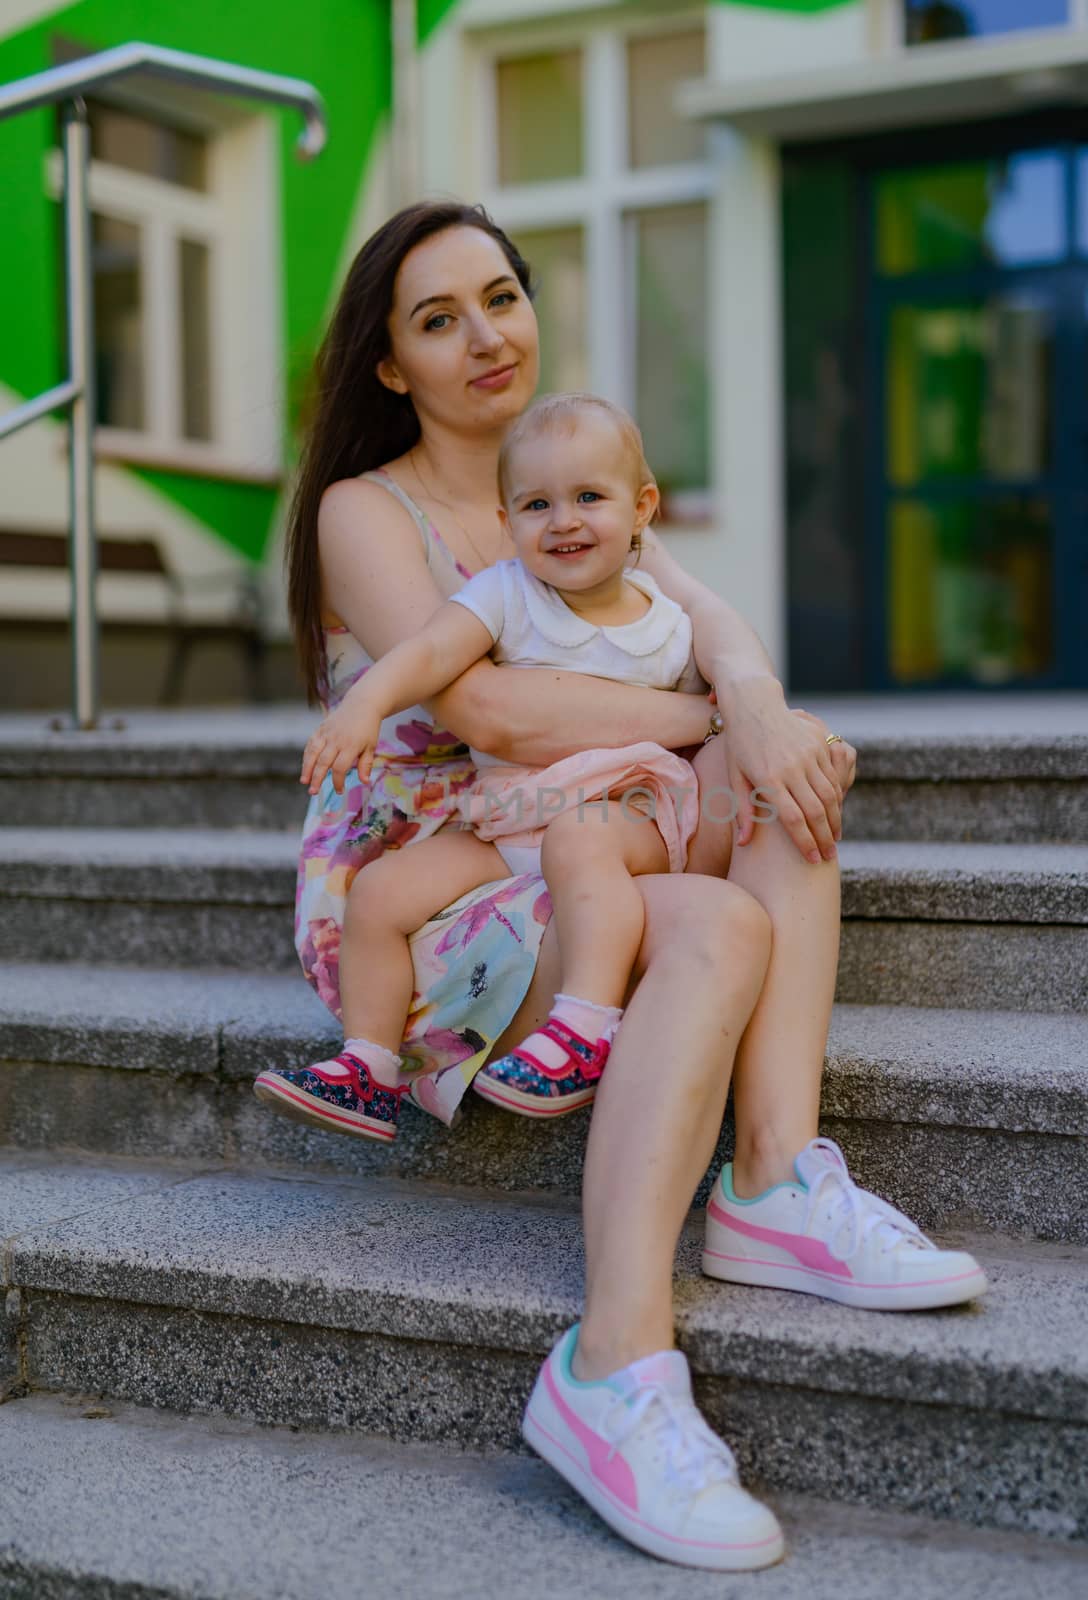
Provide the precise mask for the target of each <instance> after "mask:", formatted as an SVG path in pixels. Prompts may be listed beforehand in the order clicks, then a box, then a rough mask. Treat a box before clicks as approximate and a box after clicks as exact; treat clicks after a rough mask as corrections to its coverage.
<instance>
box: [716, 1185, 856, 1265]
mask: <svg viewBox="0 0 1088 1600" xmlns="http://www.w3.org/2000/svg"><path fill="white" fill-rule="evenodd" d="M707 1209H708V1210H709V1212H710V1215H711V1216H712V1217H713V1218H714V1221H715V1222H720V1223H721V1225H722V1227H723V1228H732V1230H733V1232H734V1233H739V1234H742V1235H743V1236H744V1237H745V1238H747V1239H758V1240H759V1241H760V1243H761V1244H773V1245H776V1246H777V1247H778V1249H779V1250H786V1251H788V1252H789V1254H790V1255H791V1256H794V1257H796V1259H797V1260H798V1261H799V1262H800V1263H801V1265H802V1266H803V1267H806V1268H807V1269H808V1270H809V1271H810V1272H818V1273H820V1275H821V1276H822V1277H831V1278H850V1279H852V1278H853V1276H854V1274H853V1273H852V1272H851V1271H850V1268H849V1267H848V1266H847V1265H846V1262H845V1261H840V1260H839V1259H838V1257H837V1256H833V1255H832V1254H831V1251H830V1250H829V1249H828V1248H827V1246H826V1244H821V1243H820V1241H819V1239H809V1238H806V1237H805V1235H804V1234H802V1233H785V1232H783V1231H782V1230H781V1229H780V1228H762V1227H760V1225H759V1223H758V1222H747V1221H745V1220H744V1219H743V1218H741V1217H736V1216H733V1214H732V1213H731V1212H729V1211H723V1210H722V1208H721V1206H720V1205H719V1204H718V1202H717V1201H716V1200H715V1199H713V1198H711V1201H710V1205H709V1207H708V1208H707Z"/></svg>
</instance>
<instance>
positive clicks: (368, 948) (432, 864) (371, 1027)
mask: <svg viewBox="0 0 1088 1600" xmlns="http://www.w3.org/2000/svg"><path fill="white" fill-rule="evenodd" d="M509 876H510V873H509V870H508V868H507V866H506V863H505V862H504V861H503V859H502V857H501V856H500V855H499V852H498V851H497V850H496V849H495V846H494V845H493V844H486V843H485V842H484V841H483V840H482V839H477V837H476V835H475V834H474V833H468V832H461V831H457V830H455V829H449V830H446V831H444V832H442V833H436V834H434V835H433V836H432V837H431V838H430V839H421V840H419V842H418V843H416V844H413V845H412V846H411V848H410V849H406V850H391V851H389V852H387V854H385V855H384V856H380V857H379V858H378V860H377V861H372V862H371V863H370V865H369V866H368V867H364V868H363V870H362V871H361V872H360V873H358V874H357V875H356V877H355V880H354V882H353V883H352V885H351V888H350V889H349V890H348V897H347V907H346V910H345V914H344V929H343V933H342V935H341V942H340V1001H341V1009H342V1012H343V1018H344V1034H345V1037H347V1038H363V1039H370V1040H373V1042H374V1043H375V1044H378V1045H381V1046H382V1047H383V1049H386V1050H391V1051H394V1052H396V1051H398V1050H399V1049H400V1043H401V1040H402V1038H403V1037H404V1024H405V1020H406V1019H407V1016H408V1009H409V1007H410V1005H411V1003H412V990H413V986H414V980H413V974H412V956H411V951H410V948H409V944H408V936H409V934H412V933H415V931H416V930H417V929H418V928H421V927H422V926H423V924H424V923H425V922H426V921H427V920H428V918H430V917H433V916H434V914H435V912H436V911H440V910H441V909H442V907H443V906H448V905H450V904H451V903H452V902H453V901H454V900H457V899H459V898H460V896H461V895H463V894H467V892H468V891H469V890H470V889H475V888H478V887H479V886H480V885H481V884H484V883H490V882H491V881H492V880H493V879H495V878H508V877H509Z"/></svg>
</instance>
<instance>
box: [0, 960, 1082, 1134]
mask: <svg viewBox="0 0 1088 1600" xmlns="http://www.w3.org/2000/svg"><path fill="white" fill-rule="evenodd" d="M340 1038H341V1034H340V1029H339V1025H338V1024H337V1023H336V1022H335V1021H334V1019H333V1018H332V1017H331V1016H330V1014H329V1012H328V1011H327V1010H326V1008H325V1007H324V1005H323V1004H322V1003H321V1001H320V1000H319V999H318V998H317V996H316V995H315V994H314V992H313V991H312V990H311V989H310V987H309V985H308V984H306V983H305V982H304V981H303V979H302V978H301V977H300V976H299V975H297V974H294V973H285V974H282V975H281V974H276V973H269V974H265V973H231V972H207V971H203V970H201V969H199V968H198V969H195V970H193V971H172V970H169V969H166V970H159V969H155V968H147V969H145V968H132V967H120V968H110V967H97V966H88V965H79V964H72V965H70V966H61V967H57V966H51V965H47V964H27V965H22V964H18V963H0V1060H4V1059H7V1060H35V1061H39V1060H40V1061H53V1062H65V1061H67V1062H73V1063H79V1064H82V1065H88V1066H96V1065H97V1066H111V1067H116V1068H125V1067H130V1068H133V1069H143V1070H149V1069H151V1070H156V1071H163V1072H169V1073H174V1074H181V1073H189V1074H192V1073H197V1074H203V1075H213V1074H217V1073H223V1074H225V1075H226V1076H228V1077H231V1078H238V1079H245V1078H247V1077H249V1076H252V1075H253V1074H255V1073H256V1072H258V1071H260V1070H261V1069H262V1067H264V1066H266V1065H268V1064H269V1062H274V1061H279V1062H282V1063H283V1064H285V1065H298V1064H300V1063H302V1062H305V1061H307V1060H311V1059H314V1057H315V1055H316V1054H317V1053H318V1052H319V1051H321V1050H325V1049H333V1048H335V1047H338V1045H339V1042H340ZM870 1080H871V1082H872V1092H874V1093H876V1092H877V1091H879V1092H880V1094H882V1095H883V1096H884V1097H885V1098H884V1110H885V1114H886V1115H888V1116H894V1115H897V1114H899V1115H902V1114H904V1113H903V1107H904V1106H905V1105H906V1104H908V1099H889V1098H888V1096H889V1095H891V1096H894V1095H896V1094H897V1093H898V1095H900V1096H903V1097H909V1100H910V1101H913V1100H914V1099H916V1098H917V1097H918V1096H919V1095H922V1096H925V1099H924V1111H925V1114H926V1115H927V1116H928V1117H930V1118H932V1119H934V1120H938V1121H940V1120H945V1115H944V1112H942V1106H945V1107H947V1110H948V1111H949V1112H954V1113H955V1115H956V1116H957V1117H962V1116H963V1115H965V1114H974V1115H976V1116H978V1115H985V1116H987V1117H989V1118H991V1119H994V1118H997V1117H998V1116H999V1115H1000V1117H1001V1121H1000V1123H999V1124H996V1123H995V1125H1000V1126H1003V1127H1016V1128H1035V1129H1039V1130H1041V1131H1042V1130H1047V1129H1049V1130H1052V1131H1058V1132H1064V1133H1088V1016H1086V1015H1082V1014H1077V1015H1062V1014H1060V1013H1051V1012H1021V1011H971V1010H936V1009H930V1008H927V1007H920V1006H865V1005H836V1006H835V1007H834V1010H833V1012H832V1018H831V1029H830V1034H829V1039H828V1051H827V1077H826V1081H825V1093H824V1110H825V1114H828V1115H835V1114H837V1113H838V1111H839V1110H840V1109H843V1108H844V1107H845V1105H846V1100H845V1098H844V1097H845V1096H846V1094H847V1091H848V1090H849V1093H850V1096H851V1102H850V1103H851V1104H852V1103H853V1100H854V1099H855V1098H856V1093H857V1090H858V1088H859V1086H864V1084H865V1083H866V1082H868V1081H870ZM968 1091H970V1093H971V1095H972V1100H971V1108H972V1109H971V1110H968V1108H966V1107H965V1106H964V1105H963V1103H962V1096H963V1094H964V1093H965V1092H968ZM995 1097H997V1098H996V1099H995ZM919 1104H920V1105H922V1104H923V1102H919ZM979 1108H981V1109H979ZM984 1125H989V1123H986V1124H984Z"/></svg>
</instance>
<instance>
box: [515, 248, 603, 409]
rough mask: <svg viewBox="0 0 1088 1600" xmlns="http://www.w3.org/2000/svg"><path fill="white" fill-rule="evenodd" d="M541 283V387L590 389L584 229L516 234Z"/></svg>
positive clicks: (553, 390)
mask: <svg viewBox="0 0 1088 1600" xmlns="http://www.w3.org/2000/svg"><path fill="white" fill-rule="evenodd" d="M517 245H518V249H519V250H520V251H521V252H522V254H523V255H524V257H525V259H526V260H527V261H528V262H529V265H530V266H531V268H532V272H533V281H534V283H535V284H536V286H537V295H536V314H537V318H538V320H539V322H540V392H541V393H542V394H559V393H562V392H563V391H567V390H571V389H588V388H589V355H588V350H587V348H586V269H585V247H584V242H583V238H582V230H581V228H553V229H550V230H549V231H548V232H541V233H525V232H519V233H518V236H517Z"/></svg>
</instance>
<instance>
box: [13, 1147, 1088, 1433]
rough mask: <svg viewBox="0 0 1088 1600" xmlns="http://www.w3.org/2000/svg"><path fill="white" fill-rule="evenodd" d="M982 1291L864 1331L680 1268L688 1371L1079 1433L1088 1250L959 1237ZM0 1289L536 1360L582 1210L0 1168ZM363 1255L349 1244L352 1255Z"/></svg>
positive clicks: (564, 1295)
mask: <svg viewBox="0 0 1088 1600" xmlns="http://www.w3.org/2000/svg"><path fill="white" fill-rule="evenodd" d="M944 1237H945V1239H947V1240H948V1241H949V1242H952V1243H955V1244H962V1245H963V1247H965V1248H967V1249H970V1250H972V1251H973V1252H974V1253H975V1254H976V1255H977V1256H978V1257H979V1258H980V1259H981V1260H982V1262H983V1265H984V1267H985V1269H986V1271H987V1273H988V1275H989V1277H990V1281H991V1289H990V1292H989V1293H988V1294H987V1295H986V1296H984V1297H983V1298H982V1299H981V1300H980V1301H977V1302H975V1303H974V1304H973V1305H970V1306H967V1307H960V1308H954V1309H951V1310H947V1311H944V1312H935V1313H900V1314H893V1313H866V1312H856V1311H851V1310H848V1309H847V1308H845V1307H841V1306H838V1305H834V1304H833V1303H831V1302H830V1301H825V1300H821V1299H818V1298H816V1297H812V1296H804V1297H800V1296H797V1295H794V1294H790V1293H787V1292H785V1291H777V1290H758V1289H744V1288H741V1287H738V1286H733V1285H729V1286H723V1285H721V1284H718V1283H715V1282H713V1281H712V1280H708V1279H705V1278H703V1277H702V1276H701V1274H700V1272H699V1266H698V1262H699V1251H700V1248H701V1225H700V1219H699V1218H698V1217H694V1216H693V1218H692V1220H691V1223H690V1225H689V1227H688V1228H687V1230H686V1232H685V1235H684V1238H683V1239H682V1241H681V1248H680V1252H679V1258H678V1285H677V1308H678V1310H677V1325H678V1329H679V1331H680V1337H681V1340H682V1342H683V1344H684V1347H685V1349H686V1350H687V1351H688V1353H689V1355H690V1356H691V1359H692V1363H693V1366H694V1367H695V1369H696V1370H697V1371H701V1372H704V1373H714V1374H717V1375H719V1376H725V1377H737V1378H747V1379H753V1380H758V1381H759V1382H762V1383H780V1384H785V1385H787V1386H791V1387H793V1386H796V1385H798V1384H801V1385H803V1386H804V1387H806V1388H823V1389H829V1390H831V1391H832V1392H842V1393H847V1392H849V1393H854V1394H866V1395H875V1396H879V1397H881V1398H885V1399H902V1400H907V1401H916V1400H917V1399H918V1398H919V1396H920V1395H924V1397H925V1400H926V1403H927V1404H934V1405H939V1404H945V1405H956V1406H975V1407H979V1408H983V1409H991V1408H996V1409H999V1410H1001V1411H1002V1412H1005V1413H1014V1412H1015V1413H1023V1414H1026V1415H1031V1416H1037V1417H1048V1418H1053V1419H1057V1420H1060V1421H1064V1422H1070V1423H1071V1422H1073V1421H1075V1420H1078V1419H1079V1420H1082V1421H1083V1420H1088V1344H1086V1342H1085V1340H1084V1325H1085V1318H1086V1316H1088V1248H1078V1247H1075V1246H1071V1245H1065V1244H1060V1245H1059V1244H1038V1243H1032V1242H1028V1241H1023V1240H1010V1239H1003V1238H1000V1237H998V1236H995V1235H962V1234H960V1235H955V1236H953V1237H952V1238H951V1239H949V1236H948V1235H945V1236H944ZM5 1238H6V1240H7V1242H6V1245H5V1247H4V1251H3V1254H2V1255H0V1259H4V1258H5V1257H6V1260H7V1262H8V1274H9V1282H10V1283H11V1284H13V1285H15V1286H17V1287H19V1288H22V1289H25V1290H27V1291H28V1293H29V1294H30V1297H31V1299H32V1300H33V1297H34V1295H35V1294H36V1293H37V1294H40V1293H42V1292H50V1291H51V1292H53V1293H56V1294H61V1295H77V1296H90V1297H93V1298H102V1299H106V1300H110V1301H114V1302H125V1303H129V1304H131V1303H137V1304H146V1305H159V1306H181V1307H185V1308H187V1309H189V1310H194V1311H205V1312H213V1313H217V1314H218V1315H220V1316H241V1317H244V1318H258V1319H261V1320H262V1321H264V1322H268V1321H280V1322H286V1323H294V1324H302V1325H305V1326H313V1325H316V1326H320V1327H328V1328H339V1329H347V1330H351V1331H354V1332H359V1333H366V1332H380V1333H382V1334H383V1335H384V1336H386V1337H397V1338H404V1339H410V1340H424V1341H435V1340H438V1341H447V1342H450V1343H452V1344H454V1345H457V1346H468V1347H470V1348H472V1349H476V1348H491V1349H496V1350H503V1349H507V1350H520V1351H529V1352H531V1353H537V1352H543V1351H544V1350H545V1349H547V1347H548V1346H549V1344H550V1343H551V1341H552V1340H553V1339H554V1338H555V1337H556V1335H557V1334H558V1332H559V1331H560V1329H561V1328H562V1327H564V1326H566V1325H567V1324H569V1323H570V1322H571V1321H573V1320H574V1319H575V1318H576V1316H577V1314H578V1311H579V1307H580V1302H581V1272H582V1247H581V1227H580V1219H579V1216H578V1211H577V1206H576V1202H574V1201H573V1200H557V1199H554V1198H549V1199H547V1200H545V1199H541V1198H540V1197H536V1196H526V1195H498V1194H490V1193H481V1192H479V1191H472V1190H454V1189H448V1188H445V1189H444V1188H439V1187H438V1186H435V1185H415V1184H412V1183H408V1182H403V1181H398V1180H395V1179H354V1180H352V1179H344V1178H321V1177H314V1176H312V1175H311V1176H307V1177H297V1178H296V1177H291V1178H284V1177H273V1176H268V1175H264V1174H255V1173H252V1172H239V1171H237V1170H233V1169H226V1168H219V1169H214V1168H211V1169H209V1168H204V1169H194V1170H191V1171H179V1170H178V1169H177V1168H170V1169H164V1168H162V1167H159V1168H158V1169H156V1168H155V1167H154V1166H153V1165H151V1164H146V1163H132V1162H124V1163H119V1162H109V1163H103V1162H79V1161H76V1162H73V1161H72V1160H71V1159H63V1160H61V1159H53V1158H50V1157H48V1156H45V1155H43V1156H38V1157H30V1156H25V1155H24V1156H14V1157H13V1156H10V1155H0V1239H5ZM356 1240H358V1241H360V1242H359V1243H355V1241H356Z"/></svg>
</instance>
